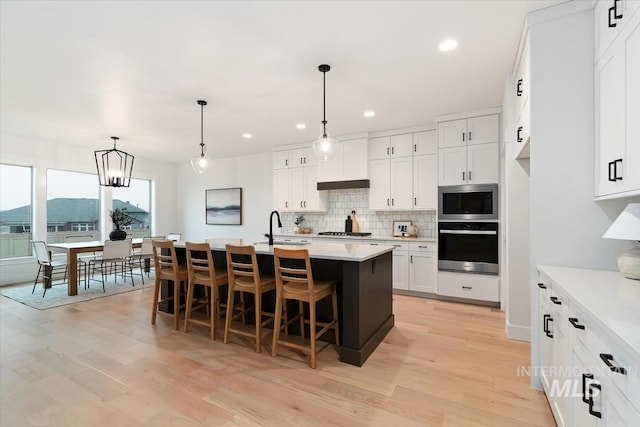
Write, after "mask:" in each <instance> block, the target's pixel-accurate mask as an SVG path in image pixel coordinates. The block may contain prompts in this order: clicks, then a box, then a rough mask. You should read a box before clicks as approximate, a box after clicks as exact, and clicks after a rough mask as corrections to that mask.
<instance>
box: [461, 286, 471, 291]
mask: <svg viewBox="0 0 640 427" xmlns="http://www.w3.org/2000/svg"><path fill="white" fill-rule="evenodd" d="M462 289H466V290H469V291H470V290H471V289H472V288H471V286H463V287H462Z"/></svg>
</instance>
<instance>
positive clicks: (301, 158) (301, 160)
mask: <svg viewBox="0 0 640 427" xmlns="http://www.w3.org/2000/svg"><path fill="white" fill-rule="evenodd" d="M300 164H301V165H303V164H304V157H300Z"/></svg>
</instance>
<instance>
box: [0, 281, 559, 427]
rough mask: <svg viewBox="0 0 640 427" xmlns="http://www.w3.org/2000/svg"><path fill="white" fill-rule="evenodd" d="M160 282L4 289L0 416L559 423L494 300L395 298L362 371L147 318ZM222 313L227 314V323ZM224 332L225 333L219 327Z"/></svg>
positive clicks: (332, 356) (91, 420) (171, 422)
mask: <svg viewBox="0 0 640 427" xmlns="http://www.w3.org/2000/svg"><path fill="white" fill-rule="evenodd" d="M151 300H152V287H148V288H146V289H144V290H142V291H136V292H129V293H125V294H120V295H114V296H111V297H107V298H101V299H97V300H92V301H87V302H83V303H80V304H73V305H68V306H63V307H59V308H54V309H49V310H45V311H38V310H34V309H32V308H29V307H27V306H24V305H22V304H19V303H16V302H14V301H12V300H10V299H8V298H5V297H0V340H1V341H0V352H1V353H0V355H1V357H0V362H1V371H0V387H1V388H0V425H1V426H3V427H4V426H7V427H8V426H11V427H15V426H56V427H59V426H200V425H208V426H256V425H270V426H287V425H291V426H302V425H310V426H316V425H326V426H334V425H344V426H447V427H449V426H532V427H533V426H536V427H540V426H554V425H555V424H554V421H553V417H552V415H551V412H550V410H549V407H548V405H547V402H546V399H545V397H544V395H543V394H542V393H539V392H536V391H534V390H531V389H530V388H529V378H528V377H519V376H517V367H518V366H528V365H529V344H528V343H524V342H518V341H509V340H507V339H506V338H505V334H504V315H503V313H501V312H500V311H499V310H496V309H491V308H487V307H478V306H471V305H464V304H456V303H449V302H443V301H434V300H428V299H420V298H412V297H405V296H395V297H394V312H395V315H396V325H395V328H394V329H393V330H392V331H391V332H390V333H389V334H388V336H387V337H386V339H385V340H384V343H383V344H381V345H380V346H379V347H378V349H377V350H376V352H375V353H374V354H373V355H372V356H371V358H370V359H369V360H368V361H367V362H366V363H365V365H364V366H363V367H361V368H358V367H355V366H351V365H346V364H342V363H340V362H338V360H337V354H336V352H335V350H334V348H333V347H331V346H327V347H326V348H324V349H323V350H322V351H321V352H320V353H319V355H318V368H317V369H315V370H313V369H310V368H309V366H308V363H307V360H306V358H303V357H302V356H301V355H300V354H298V353H296V352H294V351H291V350H287V349H282V355H281V356H279V357H277V358H272V357H271V356H270V350H271V348H270V340H269V339H270V337H271V334H270V333H269V334H268V336H267V339H266V340H265V343H269V344H267V345H266V346H265V347H264V350H263V353H262V354H256V353H255V352H254V349H253V348H252V346H251V343H250V342H248V341H243V339H242V338H241V337H233V341H234V342H233V343H231V344H228V345H224V344H223V343H222V341H221V340H218V341H215V342H212V341H210V340H209V339H208V332H207V330H206V328H201V327H199V326H194V327H193V328H192V331H191V332H190V333H188V334H185V333H183V332H182V331H179V332H178V331H174V330H173V329H172V327H171V325H170V324H169V323H170V320H169V319H165V318H160V319H158V322H157V324H156V325H155V326H152V325H151V324H150V316H151ZM220 323H222V322H220ZM218 336H222V334H221V333H220V334H219V335H218Z"/></svg>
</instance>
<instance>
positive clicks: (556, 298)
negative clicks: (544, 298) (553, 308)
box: [549, 297, 562, 305]
mask: <svg viewBox="0 0 640 427" xmlns="http://www.w3.org/2000/svg"><path fill="white" fill-rule="evenodd" d="M549 299H550V300H551V302H552V303H554V304H557V305H562V301H560V300H559V299H558V297H549Z"/></svg>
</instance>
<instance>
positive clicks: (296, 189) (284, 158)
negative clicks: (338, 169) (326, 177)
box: [273, 147, 327, 212]
mask: <svg viewBox="0 0 640 427" xmlns="http://www.w3.org/2000/svg"><path fill="white" fill-rule="evenodd" d="M317 185H318V161H317V158H316V156H315V154H314V152H313V149H312V148H311V147H302V148H293V149H289V150H277V151H274V152H273V203H274V208H275V209H277V210H279V211H283V212H287V211H288V212H314V211H326V210H327V192H326V191H324V192H321V191H318V190H317Z"/></svg>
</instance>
